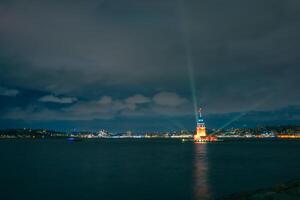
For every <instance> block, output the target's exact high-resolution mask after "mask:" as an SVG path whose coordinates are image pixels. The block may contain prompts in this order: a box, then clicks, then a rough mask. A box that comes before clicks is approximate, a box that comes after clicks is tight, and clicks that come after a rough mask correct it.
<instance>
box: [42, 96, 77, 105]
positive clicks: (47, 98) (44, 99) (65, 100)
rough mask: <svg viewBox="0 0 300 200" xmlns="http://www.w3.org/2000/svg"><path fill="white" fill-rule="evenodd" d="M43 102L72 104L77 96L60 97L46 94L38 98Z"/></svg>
mask: <svg viewBox="0 0 300 200" xmlns="http://www.w3.org/2000/svg"><path fill="white" fill-rule="evenodd" d="M38 100H39V101H41V102H49V103H60V104H70V103H74V102H76V101H77V98H75V97H58V96H54V95H46V96H43V97H41V98H39V99H38Z"/></svg>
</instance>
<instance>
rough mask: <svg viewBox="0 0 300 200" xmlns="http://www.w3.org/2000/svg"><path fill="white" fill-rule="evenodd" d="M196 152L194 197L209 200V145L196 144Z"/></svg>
mask: <svg viewBox="0 0 300 200" xmlns="http://www.w3.org/2000/svg"><path fill="white" fill-rule="evenodd" d="M194 152H195V153H194V156H195V157H194V173H193V178H194V188H193V190H194V197H195V199H197V200H200V199H201V200H202V199H209V198H210V197H211V194H210V188H209V184H208V170H209V168H208V160H207V144H206V143H195V144H194Z"/></svg>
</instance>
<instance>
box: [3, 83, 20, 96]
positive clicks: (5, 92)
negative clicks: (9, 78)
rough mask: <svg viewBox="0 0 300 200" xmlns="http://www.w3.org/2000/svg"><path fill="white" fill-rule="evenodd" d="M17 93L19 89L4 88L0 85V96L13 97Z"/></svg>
mask: <svg viewBox="0 0 300 200" xmlns="http://www.w3.org/2000/svg"><path fill="white" fill-rule="evenodd" d="M19 93H20V92H19V90H16V89H10V88H6V87H1V86H0V95H1V96H8V97H15V96H17V95H18V94H19Z"/></svg>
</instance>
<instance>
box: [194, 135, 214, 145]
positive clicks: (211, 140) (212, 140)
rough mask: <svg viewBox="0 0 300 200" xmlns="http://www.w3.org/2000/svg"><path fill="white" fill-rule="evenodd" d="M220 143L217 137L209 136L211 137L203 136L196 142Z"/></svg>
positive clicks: (195, 139) (197, 138)
mask: <svg viewBox="0 0 300 200" xmlns="http://www.w3.org/2000/svg"><path fill="white" fill-rule="evenodd" d="M218 141H220V140H219V139H218V138H217V137H216V136H213V135H209V136H202V137H195V138H194V142H199V143H202V142H218Z"/></svg>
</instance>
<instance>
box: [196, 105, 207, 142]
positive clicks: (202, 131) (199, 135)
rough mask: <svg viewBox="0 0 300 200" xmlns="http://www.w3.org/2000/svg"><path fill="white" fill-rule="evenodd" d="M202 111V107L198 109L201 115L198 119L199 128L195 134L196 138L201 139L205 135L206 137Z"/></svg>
mask: <svg viewBox="0 0 300 200" xmlns="http://www.w3.org/2000/svg"><path fill="white" fill-rule="evenodd" d="M201 111H202V109H201V108H200V109H199V111H198V113H199V117H198V121H197V129H196V134H195V135H194V140H201V139H202V138H203V137H206V128H205V123H204V120H203V118H202V113H201Z"/></svg>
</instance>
